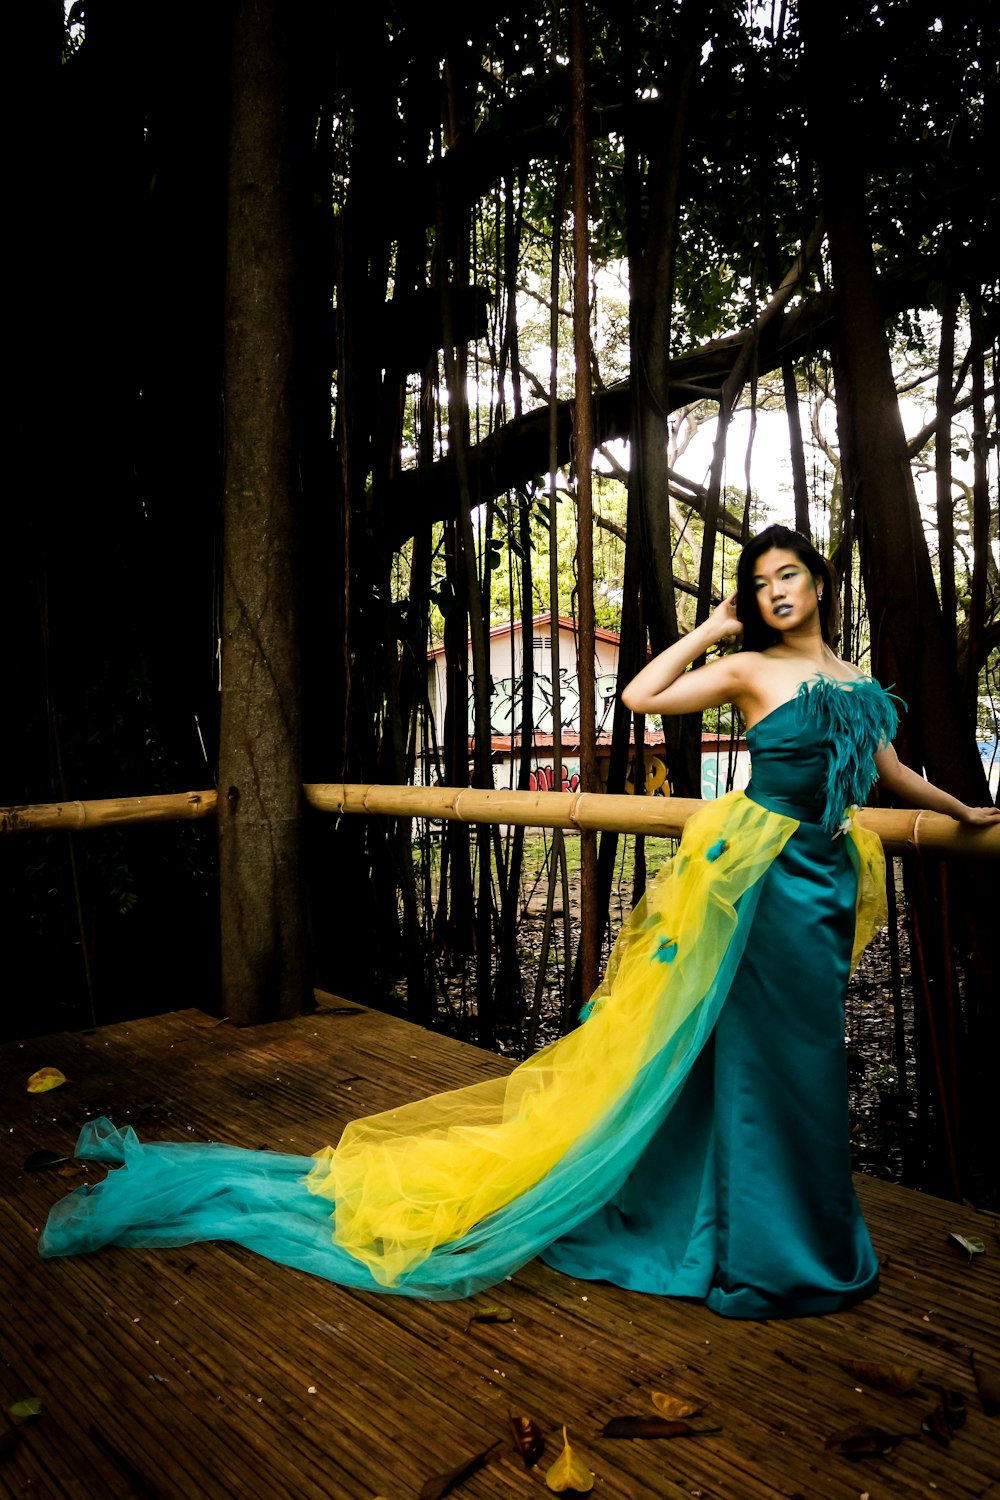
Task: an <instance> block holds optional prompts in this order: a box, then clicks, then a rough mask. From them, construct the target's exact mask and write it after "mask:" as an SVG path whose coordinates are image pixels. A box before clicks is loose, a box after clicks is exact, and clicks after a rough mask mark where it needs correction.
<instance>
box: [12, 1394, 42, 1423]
mask: <svg viewBox="0 0 1000 1500" xmlns="http://www.w3.org/2000/svg"><path fill="white" fill-rule="evenodd" d="M41 1409H42V1398H41V1396H26V1397H25V1398H24V1400H23V1401H15V1402H14V1405H13V1406H9V1407H8V1408H7V1410H8V1411H9V1412H10V1415H11V1416H12V1417H17V1418H18V1420H19V1421H24V1420H25V1419H26V1418H28V1417H37V1416H38V1413H39V1412H40V1411H41Z"/></svg>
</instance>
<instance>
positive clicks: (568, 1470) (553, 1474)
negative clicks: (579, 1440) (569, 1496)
mask: <svg viewBox="0 0 1000 1500" xmlns="http://www.w3.org/2000/svg"><path fill="white" fill-rule="evenodd" d="M545 1483H546V1485H547V1486H548V1488H549V1489H550V1490H553V1491H554V1492H555V1493H556V1494H557V1495H561V1494H564V1493H565V1491H566V1490H575V1491H576V1493H577V1494H578V1495H587V1494H589V1493H590V1491H591V1490H592V1489H593V1488H594V1476H593V1474H591V1472H590V1470H589V1469H588V1468H587V1465H586V1464H585V1463H583V1462H582V1461H581V1460H580V1459H579V1458H577V1456H576V1454H575V1453H574V1452H573V1450H572V1448H571V1447H570V1445H569V1438H568V1437H567V1436H566V1429H565V1427H564V1428H563V1451H562V1452H561V1453H560V1455H559V1457H558V1458H557V1459H556V1461H555V1463H554V1464H553V1465H552V1467H551V1469H550V1470H549V1472H548V1473H547V1474H546V1476H545Z"/></svg>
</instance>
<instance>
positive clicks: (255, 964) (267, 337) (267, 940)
mask: <svg viewBox="0 0 1000 1500" xmlns="http://www.w3.org/2000/svg"><path fill="white" fill-rule="evenodd" d="M289 16H290V12H289V11H288V10H287V9H286V8H285V7H284V6H283V5H282V4H281V0H236V4H235V5H234V10H233V64H232V134H231V146H230V181H229V250H228V286H227V305H226V344H225V402H226V471H225V493H224V500H223V557H222V562H223V604H222V608H223V625H222V632H223V634H222V724H221V748H220V757H219V783H220V796H219V879H220V899H221V923H222V1002H223V1010H224V1014H225V1015H227V1016H228V1017H230V1019H232V1020H234V1021H236V1022H238V1023H240V1024H252V1023H256V1022H260V1021H265V1020H270V1019H275V1018H278V1017H285V1016H293V1015H297V1014H299V1013H300V1012H301V1011H302V1010H303V1008H304V1007H305V1005H306V1003H307V1001H308V999H309V995H310V965H309V961H308V958H307V942H306V923H305V916H304V903H303V894H302V880H301V869H300V840H301V821H302V806H303V803H302V764H301V759H302V757H301V733H300V682H299V676H300V663H299V627H298V600H297V576H296V568H297V561H298V559H297V548H296V529H297V519H298V503H299V496H298V462H297V458H298V453H297V438H296V413H295V406H296V402H295V361H294V349H293V341H294V331H295V311H296V309H295V284H296V275H295V273H296V265H295V240H296V234H295V227H296V226H295V222H294V221H295V218H296V208H297V205H296V202H295V191H294V187H295V183H296V181H297V167H298V165H299V160H300V153H301V152H303V151H307V150H308V140H309V137H308V134H307V133H306V128H305V127H307V123H308V122H307V117H306V116H305V114H304V113H303V114H302V115H301V116H300V115H299V114H298V113H297V111H296V108H295V106H296V105H297V104H298V102H299V101H298V100H297V99H296V96H295V91H294V88H293V76H292V75H293V65H294V60H295V46H294V40H293V33H292V31H291V29H290V26H289ZM300 122H301V124H302V126H303V127H304V128H303V130H302V131H301V132H297V131H296V125H297V124H298V123H300Z"/></svg>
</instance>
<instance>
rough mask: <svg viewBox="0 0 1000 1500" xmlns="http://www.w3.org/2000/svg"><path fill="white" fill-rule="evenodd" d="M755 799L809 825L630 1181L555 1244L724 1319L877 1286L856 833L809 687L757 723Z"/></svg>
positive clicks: (581, 1272) (578, 1262)
mask: <svg viewBox="0 0 1000 1500" xmlns="http://www.w3.org/2000/svg"><path fill="white" fill-rule="evenodd" d="M747 741H748V744H749V747H750V752H751V756H752V767H753V770H752V780H751V784H750V786H749V787H748V789H747V795H748V796H749V797H750V798H751V800H753V801H755V802H758V803H760V804H761V805H763V806H765V807H767V808H769V809H770V810H771V811H773V812H779V813H783V814H785V815H787V816H791V817H793V818H796V819H797V820H798V822H799V826H798V828H797V830H796V832H795V833H794V834H793V835H792V837H791V838H790V839H789V840H788V842H787V843H786V844H785V846H784V848H783V849H782V851H781V853H780V854H779V855H778V857H777V858H776V859H775V860H774V862H773V864H772V865H771V866H770V869H769V870H768V872H767V874H766V875H765V876H764V877H763V881H762V888H761V890H760V893H759V896H758V901H757V908H756V912H755V914H754V917H753V924H752V929H751V932H750V936H749V938H748V941H747V946H746V949H745V950H744V954H743V958H742V961H741V963H740V966H739V968H738V969H737V971H736V976H735V979H734V981H733V984H732V988H731V989H730V991H729V995H728V998H727V1000H726V1003H725V1005H724V1006H723V1008H722V1010H721V1012H720V1015H719V1018H718V1020H717V1021H716V1024H715V1029H714V1032H713V1034H712V1037H711V1038H710V1040H709V1042H708V1044H707V1045H706V1046H705V1048H704V1049H703V1051H702V1053H701V1055H700V1056H699V1058H698V1059H697V1061H696V1062H695V1064H694V1065H693V1068H692V1071H691V1074H690V1076H689V1078H688V1081H687V1084H686V1085H685V1087H684V1089H683V1090H682V1092H681V1094H680V1096H679V1098H678V1100H677V1102H676V1103H675V1105H674V1107H673V1109H672V1110H671V1112H670V1114H669V1115H668V1116H667V1118H666V1120H665V1121H664V1123H663V1124H662V1125H661V1127H660V1129H659V1131H658V1132H657V1134H656V1136H655V1137H654V1138H653V1139H652V1141H651V1142H650V1144H649V1145H648V1146H647V1148H646V1150H645V1152H644V1154H643V1156H642V1158H641V1160H640V1161H639V1163H638V1165H637V1166H636V1168H635V1169H634V1171H633V1172H632V1174H631V1176H630V1177H629V1179H628V1181H627V1182H626V1184H625V1186H624V1188H622V1190H621V1191H620V1192H618V1193H617V1194H616V1195H615V1197H614V1198H613V1199H612V1200H611V1201H609V1202H608V1203H607V1204H605V1205H604V1206H603V1207H602V1208H601V1209H600V1210H599V1211H598V1212H597V1213H596V1214H594V1215H593V1216H592V1217H591V1218H590V1219H588V1220H587V1221H586V1222H585V1223H584V1224H582V1225H580V1226H579V1227H578V1228H577V1229H575V1230H574V1231H573V1232H572V1233H571V1234H569V1235H567V1236H565V1237H564V1238H562V1239H560V1240H558V1241H556V1243H555V1244H554V1245H552V1246H551V1247H550V1248H549V1249H548V1250H546V1251H545V1252H544V1259H545V1260H546V1261H547V1262H548V1263H549V1264H550V1265H552V1266H555V1267H557V1268H558V1269H559V1270H561V1271H565V1272H567V1273H569V1274H571V1275H574V1276H580V1277H585V1278H589V1279H601V1280H606V1281H611V1282H614V1283H616V1284H617V1285H619V1286H626V1287H631V1288H634V1289H636V1290H639V1291H645V1292H655V1293H660V1294H662V1295H667V1296H681V1297H695V1298H699V1299H701V1300H704V1301H705V1302H707V1303H708V1305H709V1306H710V1307H712V1308H713V1309H714V1310H715V1311H716V1312H719V1313H723V1314H725V1315H727V1316H730V1317H744V1318H768V1317H786V1316H795V1315H804V1314H809V1313H824V1312H831V1311H835V1310H836V1309H838V1308H843V1307H846V1306H849V1305H850V1304H851V1303H852V1302H856V1301H858V1300H859V1299H861V1298H862V1297H866V1296H868V1295H869V1294H870V1293H871V1292H873V1291H874V1290H875V1289H876V1287H877V1284H878V1263H877V1261H876V1258H875V1254H874V1251H873V1249H872V1245H871V1240H870V1239H869V1236H868V1231H867V1228H866V1226H865V1223H864V1220H863V1218H862V1216H861V1211H860V1209H859V1207H858V1202H857V1198H856V1196H855V1193H854V1187H853V1183H852V1177H851V1161H850V1144H849V1142H850V1135H849V1121H848V1092H847V1066H846V1048H845V1042H844V999H845V992H846V987H847V980H848V974H849V968H850V960H851V951H852V943H853V938H854V925H855V902H856V894H857V873H856V867H855V860H854V857H853V845H852V844H851V842H850V841H849V840H848V839H846V838H843V837H837V836H836V835H831V831H830V830H829V829H828V828H827V827H824V826H823V822H822V821H820V820H821V819H822V817H823V815H824V811H825V805H826V775H827V768H828V765H829V761H830V755H831V747H830V745H829V743H828V742H827V741H826V740H825V738H818V739H817V738H814V737H813V736H812V734H811V733H810V726H809V725H808V724H807V723H806V722H805V721H804V719H803V716H802V715H801V713H800V711H799V703H798V700H794V701H793V702H791V703H786V704H783V705H782V706H781V707H780V708H778V709H776V710H775V711H774V712H773V713H771V714H769V715H768V717H767V718H765V719H763V720H761V721H760V723H758V724H757V725H756V726H755V727H754V728H753V729H751V730H750V731H749V733H748V735H747Z"/></svg>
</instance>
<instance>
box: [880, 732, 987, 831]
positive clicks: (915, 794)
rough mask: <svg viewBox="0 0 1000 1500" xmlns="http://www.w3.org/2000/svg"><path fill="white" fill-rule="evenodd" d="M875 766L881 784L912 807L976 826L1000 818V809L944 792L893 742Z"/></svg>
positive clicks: (978, 826)
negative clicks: (976, 804) (973, 804)
mask: <svg viewBox="0 0 1000 1500" xmlns="http://www.w3.org/2000/svg"><path fill="white" fill-rule="evenodd" d="M875 766H876V768H877V770H878V779H879V783H880V785H881V786H884V787H885V788H886V790H887V791H889V792H891V793H892V795H893V796H895V797H899V798H901V799H902V801H904V802H908V803H909V804H910V806H911V807H926V808H929V809H930V811H931V812H939V813H947V814H948V816H949V817H950V818H957V819H958V821H959V822H960V823H966V824H968V825H969V826H970V827H972V828H986V827H991V826H992V825H993V824H995V823H998V822H1000V809H998V808H996V807H969V806H968V805H967V804H966V803H965V802H960V801H959V800H958V798H957V797H952V796H951V794H950V793H949V792H943V791H942V790H941V788H940V787H938V786H935V785H934V783H933V781H928V780H927V779H926V777H924V776H920V775H919V774H918V773H917V772H916V771H912V770H911V769H910V767H909V766H904V765H903V763H902V761H901V760H900V759H899V756H898V755H897V754H896V752H895V750H894V749H893V748H892V746H891V745H888V746H886V748H885V749H884V750H879V751H878V752H877V754H876V756H875Z"/></svg>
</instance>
